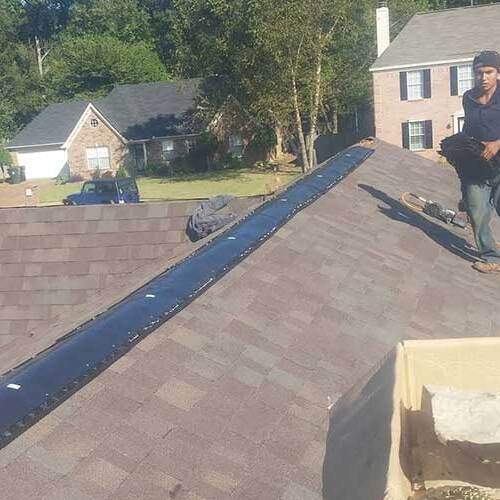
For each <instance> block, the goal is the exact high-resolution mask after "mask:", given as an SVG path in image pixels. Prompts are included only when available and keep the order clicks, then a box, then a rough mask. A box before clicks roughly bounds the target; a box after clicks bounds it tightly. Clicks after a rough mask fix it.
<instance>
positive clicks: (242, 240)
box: [0, 146, 373, 447]
mask: <svg viewBox="0 0 500 500" xmlns="http://www.w3.org/2000/svg"><path fill="white" fill-rule="evenodd" d="M372 153H373V150H372V149H367V148H364V147H360V146H355V147H353V148H351V149H348V150H347V151H346V152H342V153H340V154H339V155H337V156H336V157H334V158H333V159H331V160H329V161H328V162H326V163H325V164H324V165H323V166H322V167H319V168H318V169H317V170H316V171H315V173H321V174H322V177H318V176H317V175H314V174H312V175H307V176H305V177H303V178H302V179H300V180H299V181H297V182H296V183H295V184H293V185H291V186H290V187H289V188H288V189H287V190H286V191H285V192H284V193H283V196H282V197H281V199H277V198H273V199H271V200H269V201H268V202H266V203H264V204H263V205H261V206H259V207H258V208H257V209H256V210H255V211H254V212H252V213H251V214H250V215H249V216H247V217H246V218H244V219H242V220H241V221H239V222H238V223H236V224H235V225H234V226H232V227H231V228H229V229H228V230H227V231H226V232H224V233H222V234H220V235H219V236H217V237H216V238H214V239H213V240H212V241H210V242H209V243H207V244H206V245H205V246H203V247H201V248H200V249H199V250H197V251H196V252H194V253H193V254H191V255H190V256H189V257H187V258H186V259H185V260H183V261H181V262H179V263H178V264H176V265H175V266H173V267H172V268H170V269H169V270H167V271H166V272H164V273H163V274H160V275H159V276H157V277H156V278H155V279H153V280H152V281H151V282H149V283H148V284H147V285H145V286H144V287H142V288H141V289H139V290H137V291H136V292H135V293H133V294H132V295H130V296H129V297H127V298H126V299H125V300H123V301H122V302H120V303H118V304H116V305H115V306H113V307H111V308H110V309H108V310H107V311H106V312H104V313H103V314H101V315H99V316H97V317H96V318H94V319H93V320H92V321H89V322H88V323H85V324H83V325H81V326H80V327H79V328H77V329H76V330H74V331H73V332H70V333H69V334H68V335H66V336H65V337H64V338H63V339H61V341H60V342H59V343H57V344H55V345H54V346H52V347H51V348H49V349H47V350H46V351H44V352H43V353H41V354H39V355H38V356H36V357H34V358H33V359H31V360H29V361H27V362H26V363H24V364H23V365H21V366H19V367H18V368H16V369H14V370H12V371H11V372H10V373H8V374H7V375H6V376H5V377H3V379H0V409H1V411H0V447H3V446H5V445H6V444H7V443H8V442H9V441H11V440H12V439H14V438H15V437H16V436H17V435H19V434H20V433H22V432H24V430H26V429H27V428H28V427H30V426H31V425H33V424H34V423H35V422H36V421H37V420H39V419H40V418H42V417H43V416H44V415H45V414H47V413H48V412H50V411H51V410H52V409H53V408H55V407H56V406H57V405H59V404H60V403H62V402H63V401H64V400H65V399H67V398H68V397H69V396H70V395H71V394H73V393H74V392H76V391H77V390H78V389H79V388H81V387H82V386H83V385H85V384H86V383H87V382H89V381H90V380H91V379H92V378H94V377H95V376H96V375H98V374H99V373H100V372H101V371H103V370H104V369H105V368H107V367H108V366H109V365H111V364H112V363H113V362H114V361H116V360H117V359H118V358H120V357H121V356H123V355H124V354H125V353H126V352H127V351H128V350H130V349H131V348H132V347H133V345H134V344H135V343H136V342H139V341H140V340H141V339H142V338H144V337H146V336H147V335H148V334H149V333H151V332H152V331H154V330H155V329H156V328H158V327H159V326H160V325H161V324H162V323H164V322H165V321H167V320H168V319H169V318H171V317H172V316H174V315H175V314H177V312H179V311H180V310H182V309H183V308H184V307H186V306H187V305H188V304H189V303H190V302H192V301H193V300H194V299H195V298H196V297H198V296H199V295H201V294H202V293H203V292H204V291H205V290H206V289H207V288H208V287H209V286H211V285H212V284H214V283H216V282H217V281H218V280H219V279H220V278H222V277H223V276H224V275H225V274H226V273H228V272H229V271H230V270H231V269H233V268H234V267H235V266H236V265H237V264H238V263H239V262H241V261H242V260H243V259H245V257H246V256H248V255H249V254H250V253H252V252H253V251H255V250H256V249H257V248H258V247H259V246H260V245H262V244H263V243H264V242H265V241H266V240H267V239H269V238H270V237H271V236H272V235H273V234H274V233H276V231H277V230H278V229H279V228H280V227H281V226H283V225H284V224H285V223H286V222H288V221H289V220H290V219H291V218H292V217H294V216H295V215H296V214H297V213H298V212H300V211H301V210H302V209H304V208H305V207H307V206H308V205H310V204H311V203H312V202H314V201H315V200H316V199H318V198H319V197H320V196H322V195H323V194H324V193H326V192H327V191H329V190H330V189H331V188H333V187H334V186H335V185H336V184H338V183H339V182H340V181H341V180H342V179H343V178H344V177H346V176H347V175H348V174H349V173H350V172H352V171H353V170H354V169H355V168H356V167H358V166H359V165H360V164H362V163H363V162H364V161H365V160H366V159H367V158H368V157H369V156H370V155H371V154H372ZM151 295H154V296H155V300H151V298H152V297H150V296H151ZM12 384H16V385H18V386H20V388H21V390H12V388H10V387H12Z"/></svg>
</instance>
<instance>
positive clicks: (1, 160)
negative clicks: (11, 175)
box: [0, 146, 12, 167]
mask: <svg viewBox="0 0 500 500" xmlns="http://www.w3.org/2000/svg"><path fill="white" fill-rule="evenodd" d="M11 165H12V158H11V156H10V153H9V152H8V151H7V150H6V149H5V148H4V147H3V146H0V167H10V166H11Z"/></svg>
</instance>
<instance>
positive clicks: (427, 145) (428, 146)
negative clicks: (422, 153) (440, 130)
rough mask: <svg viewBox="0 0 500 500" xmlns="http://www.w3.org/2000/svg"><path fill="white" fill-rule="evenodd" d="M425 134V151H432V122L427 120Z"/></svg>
mask: <svg viewBox="0 0 500 500" xmlns="http://www.w3.org/2000/svg"><path fill="white" fill-rule="evenodd" d="M424 132H425V143H424V148H425V149H432V148H433V145H432V120H426V121H425V122H424Z"/></svg>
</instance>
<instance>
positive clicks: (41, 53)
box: [35, 36, 50, 78]
mask: <svg viewBox="0 0 500 500" xmlns="http://www.w3.org/2000/svg"><path fill="white" fill-rule="evenodd" d="M35 51H36V62H37V65H38V73H39V74H40V78H43V75H44V74H45V70H44V69H43V61H44V60H45V58H46V57H47V56H48V55H49V52H50V49H47V50H43V47H42V44H41V43H40V39H39V38H38V37H37V36H35Z"/></svg>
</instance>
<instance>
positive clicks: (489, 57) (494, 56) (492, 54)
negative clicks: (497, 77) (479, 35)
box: [472, 50, 500, 69]
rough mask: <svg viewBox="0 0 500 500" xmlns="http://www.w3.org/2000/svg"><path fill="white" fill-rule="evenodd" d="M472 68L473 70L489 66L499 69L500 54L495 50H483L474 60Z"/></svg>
mask: <svg viewBox="0 0 500 500" xmlns="http://www.w3.org/2000/svg"><path fill="white" fill-rule="evenodd" d="M472 66H473V67H474V68H482V67H484V66H489V67H492V68H497V69H500V54H498V52H496V51H495V50H484V51H483V52H481V53H479V54H478V55H477V56H476V57H475V58H474V61H473V63H472Z"/></svg>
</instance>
